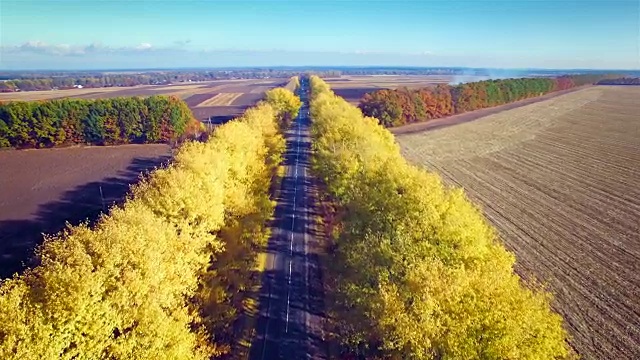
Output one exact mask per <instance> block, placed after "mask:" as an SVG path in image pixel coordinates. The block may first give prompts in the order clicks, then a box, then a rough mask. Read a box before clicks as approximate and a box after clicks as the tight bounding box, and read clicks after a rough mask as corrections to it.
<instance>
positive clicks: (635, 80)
mask: <svg viewBox="0 0 640 360" xmlns="http://www.w3.org/2000/svg"><path fill="white" fill-rule="evenodd" d="M597 85H640V77H623V78H617V79H605V80H600V81H598V82H597Z"/></svg>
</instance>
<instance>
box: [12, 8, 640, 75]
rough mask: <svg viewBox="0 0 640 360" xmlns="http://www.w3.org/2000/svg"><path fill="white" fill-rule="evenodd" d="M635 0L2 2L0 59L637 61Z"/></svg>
mask: <svg viewBox="0 0 640 360" xmlns="http://www.w3.org/2000/svg"><path fill="white" fill-rule="evenodd" d="M639 8H640V1H638V0H631V1H615V0H608V1H607V0H605V1H595V0H594V1H589V0H585V1H496V2H490V1H481V0H477V1H441V2H438V1H417V0H416V1H347V0H344V1H247V2H242V1H206V2H203V1H189V0H182V1H143V0H130V1H88V0H83V1H61V0H46V1H42V0H41V1H25V0H22V1H12V0H1V1H0V69H91V68H94V69H96V68H99V69H102V68H154V67H155V68H157V67H219V66H273V65H353V66H359V65H363V66H372V65H387V66H469V67H507V68H600V69H640V49H639V47H640V9H639Z"/></svg>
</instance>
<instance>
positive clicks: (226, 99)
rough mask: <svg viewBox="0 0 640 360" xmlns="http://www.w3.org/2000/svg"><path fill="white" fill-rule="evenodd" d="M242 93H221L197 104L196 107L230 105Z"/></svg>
mask: <svg viewBox="0 0 640 360" xmlns="http://www.w3.org/2000/svg"><path fill="white" fill-rule="evenodd" d="M241 95H242V93H220V94H218V95H216V96H214V97H212V98H209V99H207V100H205V101H203V102H201V103H200V104H198V105H196V107H205V106H229V105H231V104H232V103H233V102H234V101H235V100H236V99H237V98H239V97H240V96H241Z"/></svg>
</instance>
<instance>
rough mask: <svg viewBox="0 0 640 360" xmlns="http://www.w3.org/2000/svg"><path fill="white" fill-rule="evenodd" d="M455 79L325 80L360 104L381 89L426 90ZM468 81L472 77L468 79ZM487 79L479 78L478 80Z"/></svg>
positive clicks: (386, 77)
mask: <svg viewBox="0 0 640 360" xmlns="http://www.w3.org/2000/svg"><path fill="white" fill-rule="evenodd" d="M453 79H454V77H453V76H447V75H398V76H395V75H351V76H340V77H336V78H326V79H324V80H325V81H326V82H327V83H328V84H329V85H330V86H331V89H332V90H333V92H334V93H335V94H336V95H338V96H341V97H342V98H344V99H345V100H347V101H348V102H350V103H351V104H358V102H359V101H360V98H362V96H364V94H366V93H368V92H372V91H376V90H379V89H397V88H399V87H407V88H424V87H430V86H435V85H438V84H448V83H449V82H451V81H452V80H453ZM466 79H467V80H468V81H470V80H472V79H473V77H472V76H468V77H466ZM482 79H485V77H480V76H479V77H478V80H482Z"/></svg>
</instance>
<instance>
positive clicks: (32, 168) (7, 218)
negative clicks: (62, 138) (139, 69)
mask: <svg viewBox="0 0 640 360" xmlns="http://www.w3.org/2000/svg"><path fill="white" fill-rule="evenodd" d="M170 155H171V151H170V148H169V146H167V145H157V144H149V145H121V146H96V147H72V148H60V149H40V150H3V151H0V164H1V165H0V189H2V191H1V192H0V264H2V265H1V266H0V278H7V277H9V276H11V274H13V273H14V272H16V271H20V270H21V269H22V268H23V265H24V264H25V263H28V260H29V258H30V257H31V256H32V255H33V249H34V248H35V246H36V245H38V244H39V243H41V242H42V235H41V233H47V234H51V233H56V232H58V231H60V230H61V229H62V228H64V225H65V222H67V221H68V222H69V223H71V224H74V225H76V224H78V223H80V222H81V221H83V220H85V219H90V220H94V219H96V218H97V216H98V214H99V213H100V212H102V210H103V209H104V208H108V207H109V206H110V205H111V204H112V203H114V202H118V201H121V200H122V199H123V197H124V195H125V194H126V192H127V191H128V189H129V184H131V183H133V182H136V181H137V180H138V177H139V174H140V173H141V172H144V171H147V170H150V169H152V168H153V167H155V166H158V165H160V164H161V163H162V162H164V161H167V160H168V159H169V157H170ZM101 191H102V195H101ZM103 206H104V207H103Z"/></svg>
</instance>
